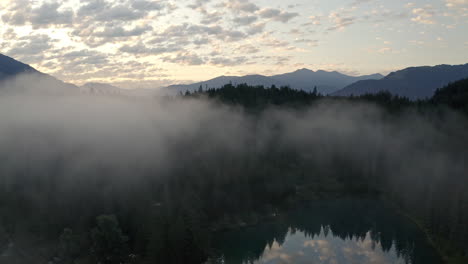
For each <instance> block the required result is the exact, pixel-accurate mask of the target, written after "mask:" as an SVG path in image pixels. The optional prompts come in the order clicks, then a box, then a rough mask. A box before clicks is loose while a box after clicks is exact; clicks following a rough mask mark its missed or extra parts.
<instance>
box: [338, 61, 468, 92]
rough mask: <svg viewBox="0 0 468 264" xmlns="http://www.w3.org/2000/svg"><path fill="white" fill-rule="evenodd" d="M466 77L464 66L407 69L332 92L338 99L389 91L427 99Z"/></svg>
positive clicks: (467, 65)
mask: <svg viewBox="0 0 468 264" xmlns="http://www.w3.org/2000/svg"><path fill="white" fill-rule="evenodd" d="M467 77H468V64H464V65H447V64H443V65H437V66H432V67H431V66H421V67H408V68H405V69H402V70H399V71H395V72H391V73H390V74H388V75H387V76H385V77H384V78H382V79H380V80H372V81H371V80H367V81H360V82H356V83H353V84H351V85H349V86H347V87H345V88H343V89H342V90H340V91H338V92H337V93H335V95H338V96H349V95H355V96H358V95H363V94H366V93H378V92H381V91H389V92H390V93H392V94H394V95H399V96H404V97H408V98H410V99H424V98H429V97H431V96H432V95H433V94H434V92H435V90H436V89H437V88H440V87H443V86H445V85H447V84H448V83H450V82H454V81H458V80H460V79H463V78H467Z"/></svg>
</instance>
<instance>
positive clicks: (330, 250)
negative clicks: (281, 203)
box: [209, 199, 442, 264]
mask: <svg viewBox="0 0 468 264" xmlns="http://www.w3.org/2000/svg"><path fill="white" fill-rule="evenodd" d="M214 245H215V247H216V248H215V249H216V252H217V253H216V257H215V258H213V259H212V260H210V262H209V263H226V264H243V263H249V264H250V263H255V264H257V263H271V264H273V263H278V264H279V263H297V264H301V263H325V264H345V263H346V264H347V263H356V264H366V263H376V264H385V263H392V264H393V263H396V264H398V263H402V264H405V263H413V264H419V263H421V264H438V263H442V261H441V259H440V257H439V256H438V254H437V253H436V251H435V250H434V249H433V247H432V246H431V245H430V243H429V242H428V241H427V239H426V236H425V235H424V233H422V232H421V231H420V230H419V229H418V227H417V226H416V225H415V224H414V223H413V222H412V221H410V220H409V219H407V218H406V217H404V216H402V215H400V214H398V213H396V212H395V211H394V210H393V209H392V208H391V207H390V206H386V205H385V204H383V203H382V202H379V201H375V200H369V199H336V200H324V201H319V202H313V203H310V204H308V205H307V206H304V207H301V208H300V209H297V210H294V211H293V212H290V213H288V214H284V215H283V216H281V217H278V218H277V219H275V220H273V221H271V222H268V223H263V224H260V225H257V226H253V227H248V228H243V229H239V230H231V231H227V232H222V233H218V234H216V237H215V243H214Z"/></svg>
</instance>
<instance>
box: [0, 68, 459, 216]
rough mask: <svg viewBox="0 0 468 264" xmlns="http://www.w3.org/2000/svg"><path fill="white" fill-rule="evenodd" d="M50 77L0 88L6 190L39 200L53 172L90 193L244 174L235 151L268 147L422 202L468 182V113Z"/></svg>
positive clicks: (307, 167)
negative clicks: (190, 93)
mask: <svg viewBox="0 0 468 264" xmlns="http://www.w3.org/2000/svg"><path fill="white" fill-rule="evenodd" d="M45 84H46V85H47V87H43V85H44V83H41V82H38V81H37V80H36V78H35V77H31V76H25V77H20V78H18V79H16V80H14V81H10V82H7V83H4V84H3V86H4V87H3V88H2V92H1V94H0V163H1V166H0V182H1V187H2V189H3V191H6V192H16V195H18V196H20V195H23V196H25V197H28V198H29V199H31V200H32V201H36V195H38V194H36V193H35V190H36V189H37V188H39V187H41V188H42V187H43V186H44V184H45V183H44V182H43V181H42V179H41V178H44V179H48V181H50V180H51V179H53V182H54V183H53V184H52V185H51V186H50V188H51V189H54V190H58V191H57V193H58V194H59V195H58V196H57V197H58V199H60V195H63V197H68V196H70V195H72V194H76V195H89V193H86V188H87V187H86V186H88V185H96V184H98V185H99V186H101V187H100V188H102V189H101V190H102V191H103V193H104V194H108V193H109V192H107V191H106V190H109V189H111V192H112V193H113V195H114V196H119V194H118V193H119V190H127V188H130V189H131V188H133V187H132V186H140V185H144V184H145V183H144V182H145V181H146V179H147V178H151V179H153V180H156V181H159V180H161V181H162V180H163V179H167V177H170V176H171V171H173V170H182V171H189V170H190V169H191V166H192V165H191V164H192V163H193V162H198V163H204V164H205V165H206V166H207V167H210V170H208V171H209V172H212V173H215V174H216V171H217V169H216V168H217V167H224V168H225V167H226V166H228V167H229V166H230V164H232V166H233V167H232V168H229V169H231V170H234V171H236V170H238V172H237V173H239V176H242V174H243V173H244V171H243V170H242V168H236V167H235V166H236V165H234V164H237V163H236V162H235V160H236V159H245V158H246V157H251V158H252V159H255V158H256V156H264V155H268V153H270V152H288V153H290V152H294V153H295V154H297V155H298V156H299V157H300V159H301V160H302V161H303V163H302V164H303V167H304V169H303V171H304V174H305V176H306V177H308V176H309V174H313V175H317V174H320V175H324V177H326V176H327V175H329V174H333V173H335V172H334V171H336V170H339V171H340V172H341V173H343V170H340V169H342V168H345V170H346V171H349V172H350V175H351V174H352V175H356V174H357V175H361V176H362V177H363V178H365V179H367V180H369V181H373V183H372V184H375V185H376V186H377V187H378V188H381V189H387V190H386V191H388V193H389V196H392V195H397V196H404V197H411V199H409V198H408V199H406V200H403V201H404V202H405V203H408V204H414V203H422V204H421V207H424V206H426V205H427V206H431V204H432V203H433V201H435V200H436V201H441V200H443V199H445V197H446V196H445V192H446V191H449V192H450V193H458V194H460V196H453V197H454V198H453V199H461V198H459V197H462V192H463V190H466V186H467V177H466V175H468V174H467V171H468V168H467V165H466V160H467V156H466V153H467V151H466V146H468V134H467V133H466V131H467V128H468V122H467V120H466V118H465V117H463V116H461V115H459V114H457V113H454V112H451V111H449V110H444V111H441V112H439V113H437V114H436V115H434V116H437V117H436V118H434V116H433V115H431V116H428V115H424V114H420V113H417V112H416V110H408V111H407V112H406V113H403V114H401V115H399V116H398V117H395V116H392V115H389V114H388V113H387V112H386V111H384V110H382V109H380V108H379V107H378V106H376V105H373V104H365V103H356V102H346V101H344V100H341V101H339V102H337V101H333V100H326V99H325V100H321V101H320V102H319V103H316V104H314V105H313V106H311V107H309V108H307V109H300V110H291V109H286V108H274V107H272V108H270V109H267V110H266V111H264V112H262V113H261V114H258V115H252V114H248V113H246V112H244V110H243V109H241V108H240V107H233V106H226V105H222V104H220V103H217V102H214V101H212V100H211V101H210V100H207V99H203V98H198V99H187V98H169V97H160V98H132V97H125V96H105V95H99V96H97V95H96V96H94V95H82V94H79V93H77V92H76V91H73V89H70V91H66V92H64V91H63V90H61V89H63V87H61V86H60V85H58V86H57V87H51V86H50V85H52V83H50V82H47V83H45ZM18 87H21V88H24V89H17V88H18ZM42 91H47V92H42ZM56 91H59V92H56ZM247 167H248V166H247ZM225 169H226V168H225ZM345 174H346V173H345ZM375 175H377V176H378V177H377V176H375ZM215 176H216V175H215ZM310 176H312V175H310ZM200 177H204V176H203V175H202V176H200ZM285 177H286V175H285ZM340 177H347V175H342V176H340ZM37 178H39V179H37ZM159 178H161V179H159ZM377 178H378V179H377ZM353 180H354V179H353ZM374 181H375V182H377V181H378V182H379V183H378V184H377V183H374ZM25 183H26V184H28V185H29V186H28V187H25V186H21V187H19V185H21V184H25ZM442 189H443V190H445V191H444V192H442V191H441V190H442ZM428 198H430V199H428ZM447 199H449V198H447ZM450 199H451V198H450ZM455 204H457V203H455ZM454 206H457V205H454ZM77 210H78V209H77Z"/></svg>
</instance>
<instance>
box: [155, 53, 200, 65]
mask: <svg viewBox="0 0 468 264" xmlns="http://www.w3.org/2000/svg"><path fill="white" fill-rule="evenodd" d="M162 60H163V61H165V62H171V63H176V64H183V65H201V64H204V63H205V60H204V59H203V58H201V57H200V56H198V55H197V54H195V53H191V52H188V51H183V52H179V53H178V54H177V55H176V56H168V57H164V58H162Z"/></svg>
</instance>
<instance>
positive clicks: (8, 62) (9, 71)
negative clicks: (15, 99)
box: [0, 54, 40, 80]
mask: <svg viewBox="0 0 468 264" xmlns="http://www.w3.org/2000/svg"><path fill="white" fill-rule="evenodd" d="M21 73H38V74H40V72H39V71H37V70H36V69H34V68H33V67H31V66H29V65H27V64H24V63H22V62H19V61H17V60H15V59H13V58H11V57H8V56H5V55H3V54H0V80H4V79H7V78H9V77H13V76H16V75H18V74H21Z"/></svg>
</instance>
